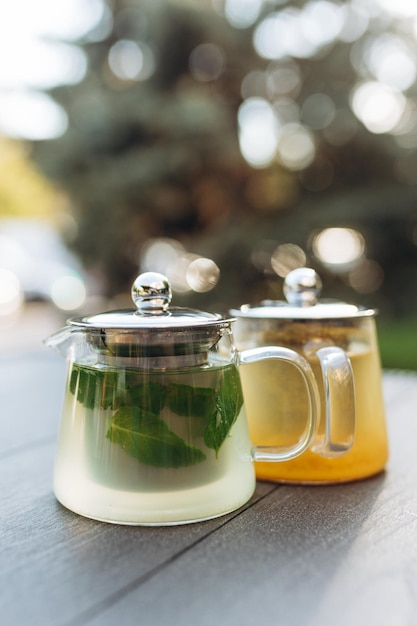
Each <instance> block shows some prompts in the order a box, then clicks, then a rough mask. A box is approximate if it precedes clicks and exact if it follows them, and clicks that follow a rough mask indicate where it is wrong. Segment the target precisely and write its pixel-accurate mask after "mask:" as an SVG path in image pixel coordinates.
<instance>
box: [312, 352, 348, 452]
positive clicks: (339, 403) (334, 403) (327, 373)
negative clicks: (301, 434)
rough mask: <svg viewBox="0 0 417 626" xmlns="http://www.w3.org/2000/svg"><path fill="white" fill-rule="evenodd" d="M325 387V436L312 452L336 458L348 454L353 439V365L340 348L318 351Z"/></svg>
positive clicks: (320, 437)
mask: <svg viewBox="0 0 417 626" xmlns="http://www.w3.org/2000/svg"><path fill="white" fill-rule="evenodd" d="M316 355H317V357H318V359H319V361H320V366H321V371H322V375H323V385H324V434H323V435H322V436H319V437H318V440H317V444H315V446H314V448H313V451H314V452H315V453H316V454H319V455H320V456H325V457H337V456H341V455H343V454H346V452H348V451H349V450H350V449H351V447H352V445H353V441H354V438H355V387H354V380H353V372H352V364H351V362H350V359H349V357H348V356H347V354H346V352H344V350H342V349H341V348H336V347H329V348H321V349H320V350H317V352H316Z"/></svg>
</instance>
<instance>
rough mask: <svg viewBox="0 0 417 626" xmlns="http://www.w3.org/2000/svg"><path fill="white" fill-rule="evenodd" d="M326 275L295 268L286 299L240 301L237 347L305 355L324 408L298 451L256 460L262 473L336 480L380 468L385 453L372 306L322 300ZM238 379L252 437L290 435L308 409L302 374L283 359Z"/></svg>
mask: <svg viewBox="0 0 417 626" xmlns="http://www.w3.org/2000/svg"><path fill="white" fill-rule="evenodd" d="M320 290H321V280H320V278H319V276H318V275H317V274H316V272H315V271H314V270H313V269H311V268H299V269H297V270H294V271H292V272H290V273H289V274H288V275H287V277H286V279H285V282H284V294H285V296H286V298H287V301H286V302H284V301H264V302H262V303H261V304H259V305H243V306H241V307H240V309H237V310H231V311H230V313H231V315H233V316H234V317H235V318H237V320H236V322H235V325H234V329H233V332H234V337H235V343H236V346H237V348H238V350H250V349H251V348H257V347H259V346H266V345H277V346H284V347H286V348H290V349H292V350H295V351H296V352H298V353H299V354H300V355H302V356H303V357H304V358H306V359H307V360H308V362H309V363H310V365H311V367H312V369H313V371H314V375H315V378H316V381H317V384H318V388H319V391H320V399H321V402H320V404H321V411H320V420H319V428H318V432H317V436H316V438H315V440H314V442H313V443H312V445H311V446H310V447H309V448H308V449H307V450H306V451H305V452H304V453H303V454H301V455H300V456H298V457H297V458H295V459H292V460H289V461H287V462H285V463H280V464H279V465H278V464H274V465H272V464H269V463H265V462H258V463H256V473H257V476H258V478H261V479H266V480H272V481H277V482H295V483H312V484H315V483H333V482H345V481H351V480H357V479H361V478H365V477H367V476H371V475H373V474H376V473H378V472H380V471H381V470H382V469H383V468H384V467H385V464H386V461H387V456H388V440H387V430H386V423H385V412H384V401H383V395H382V381H381V366H380V360H379V352H378V345H377V336H376V326H375V319H374V318H375V311H374V310H372V309H366V308H364V307H360V306H356V305H352V304H346V303H344V302H337V301H330V300H319V296H320ZM241 379H242V385H243V392H244V398H245V405H246V413H247V417H248V422H249V432H250V436H251V438H252V441H253V442H254V443H255V444H256V445H258V446H262V445H273V444H274V443H276V437H277V435H279V436H280V437H281V438H282V437H283V438H284V439H281V441H285V440H286V439H285V438H287V440H288V441H291V440H292V438H293V436H294V432H296V431H297V429H298V422H299V420H300V419H303V415H304V413H305V411H306V408H307V403H306V400H307V398H306V395H305V391H304V389H303V387H302V385H301V384H300V383H301V381H300V378H299V375H298V373H297V372H296V371H295V370H294V368H292V367H291V366H288V365H287V364H284V363H278V362H274V363H271V362H269V363H265V362H258V363H251V364H248V365H244V366H243V367H242V368H241Z"/></svg>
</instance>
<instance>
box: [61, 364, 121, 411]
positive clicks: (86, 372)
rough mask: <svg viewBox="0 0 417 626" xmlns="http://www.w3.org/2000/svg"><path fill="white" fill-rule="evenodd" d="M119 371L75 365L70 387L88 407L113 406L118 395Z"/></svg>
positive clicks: (79, 400)
mask: <svg viewBox="0 0 417 626" xmlns="http://www.w3.org/2000/svg"><path fill="white" fill-rule="evenodd" d="M117 383H118V375H117V372H112V371H102V370H95V369H92V368H88V367H80V366H79V365H73V368H72V372H71V377H70V382H69V388H70V392H71V393H72V394H74V395H75V394H76V396H77V400H78V402H80V403H81V404H83V405H84V406H85V407H86V408H87V409H94V408H95V407H97V406H98V407H102V408H105V409H107V408H109V407H112V406H113V405H114V403H115V400H116V395H117Z"/></svg>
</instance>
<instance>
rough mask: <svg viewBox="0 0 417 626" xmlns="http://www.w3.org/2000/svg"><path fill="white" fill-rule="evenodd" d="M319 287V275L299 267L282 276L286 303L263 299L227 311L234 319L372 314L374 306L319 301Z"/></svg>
mask: <svg viewBox="0 0 417 626" xmlns="http://www.w3.org/2000/svg"><path fill="white" fill-rule="evenodd" d="M321 288H322V282H321V279H320V277H319V275H318V274H317V273H316V272H315V271H314V270H313V269H311V268H308V267H300V268H298V269H296V270H293V271H292V272H289V274H287V276H286V278H285V281H284V295H285V297H286V299H287V301H286V302H285V301H283V300H264V301H263V302H261V303H260V304H256V305H250V304H243V305H242V306H241V307H240V308H239V309H232V310H231V311H230V313H231V315H233V317H237V318H242V317H244V318H254V319H270V318H274V319H298V320H326V319H327V320H331V319H350V318H355V317H369V316H373V315H375V310H374V309H366V308H365V307H360V306H356V305H354V304H348V303H346V302H339V301H337V300H324V299H323V300H319V297H320V294H321Z"/></svg>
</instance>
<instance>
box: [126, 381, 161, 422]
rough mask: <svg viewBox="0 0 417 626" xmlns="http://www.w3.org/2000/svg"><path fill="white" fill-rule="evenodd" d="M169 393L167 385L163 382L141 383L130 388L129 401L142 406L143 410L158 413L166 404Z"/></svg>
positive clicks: (133, 404)
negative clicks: (162, 383)
mask: <svg viewBox="0 0 417 626" xmlns="http://www.w3.org/2000/svg"><path fill="white" fill-rule="evenodd" d="M167 393H168V389H167V387H165V386H164V385H161V383H155V382H147V383H140V384H139V385H134V386H133V387H130V389H129V390H128V403H129V404H131V405H132V406H136V407H140V408H141V409H142V410H143V411H147V412H148V413H153V414H154V415H158V413H160V412H161V410H162V408H163V407H164V405H165V398H166V395H167Z"/></svg>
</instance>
